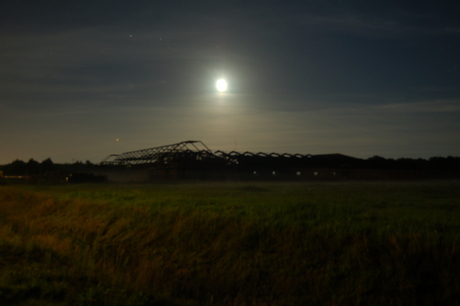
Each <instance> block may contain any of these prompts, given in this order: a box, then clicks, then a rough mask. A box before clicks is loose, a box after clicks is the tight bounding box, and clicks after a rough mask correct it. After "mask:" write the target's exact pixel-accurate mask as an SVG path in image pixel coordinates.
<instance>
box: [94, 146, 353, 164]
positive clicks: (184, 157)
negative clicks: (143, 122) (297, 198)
mask: <svg viewBox="0 0 460 306" xmlns="http://www.w3.org/2000/svg"><path fill="white" fill-rule="evenodd" d="M356 161H357V159H356V158H353V157H349V156H345V155H342V154H323V155H310V154H306V155H302V154H288V153H284V154H279V153H263V152H258V153H252V152H247V151H246V152H243V153H240V152H236V151H231V152H223V151H220V150H219V151H215V152H212V151H211V150H210V149H209V148H208V147H207V146H206V145H205V144H204V143H203V142H201V141H199V140H188V141H182V142H178V143H174V144H170V145H165V146H160V147H155V148H150V149H144V150H138V151H131V152H126V153H122V154H112V155H109V156H107V157H106V158H105V159H104V160H103V161H102V164H105V165H149V164H150V165H152V164H154V165H155V166H158V167H162V166H168V167H170V166H177V167H179V166H182V167H184V166H187V167H190V166H192V165H194V166H197V165H199V166H200V167H214V168H215V167H220V166H237V167H240V168H241V167H242V168H246V167H248V168H253V167H279V168H294V167H302V168H305V167H307V168H309V167H318V166H320V167H340V166H342V165H343V164H349V163H355V162H356Z"/></svg>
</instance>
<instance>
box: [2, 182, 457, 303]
mask: <svg viewBox="0 0 460 306" xmlns="http://www.w3.org/2000/svg"><path fill="white" fill-rule="evenodd" d="M0 304H1V305H459V304H460V182H458V181H437V182H404V183H403V182H401V183H393V182H374V183H366V182H348V183H346V182H342V183H215V184H212V183H209V184H205V183H196V184H160V185H153V184H152V185H116V184H95V185H58V186H31V185H30V186H28V185H22V186H19V185H18V186H0Z"/></svg>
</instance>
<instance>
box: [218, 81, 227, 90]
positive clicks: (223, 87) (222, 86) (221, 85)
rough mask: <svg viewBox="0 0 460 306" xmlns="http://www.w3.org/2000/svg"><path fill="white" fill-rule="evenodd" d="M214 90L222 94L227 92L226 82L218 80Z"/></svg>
mask: <svg viewBox="0 0 460 306" xmlns="http://www.w3.org/2000/svg"><path fill="white" fill-rule="evenodd" d="M216 88H217V90H218V91H220V92H223V91H226V90H227V81H225V80H224V79H220V80H218V81H217V82H216Z"/></svg>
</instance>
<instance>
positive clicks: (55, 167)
mask: <svg viewBox="0 0 460 306" xmlns="http://www.w3.org/2000/svg"><path fill="white" fill-rule="evenodd" d="M97 167H98V165H96V164H93V163H91V162H90V161H89V160H88V161H86V162H85V163H83V162H82V161H76V162H74V163H71V164H70V163H66V164H55V163H54V162H53V161H52V160H51V158H47V159H45V160H43V161H42V162H41V163H40V162H38V161H36V160H34V159H33V158H31V159H29V161H27V162H24V161H22V160H19V159H16V160H15V161H13V162H11V163H9V164H6V165H1V166H0V171H3V174H4V175H12V176H15V175H44V174H47V173H51V172H58V171H63V172H68V173H72V172H79V173H81V172H90V170H92V169H94V168H97Z"/></svg>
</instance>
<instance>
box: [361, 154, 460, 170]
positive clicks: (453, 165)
mask: <svg viewBox="0 0 460 306" xmlns="http://www.w3.org/2000/svg"><path fill="white" fill-rule="evenodd" d="M360 163H361V166H360V168H364V169H386V170H422V171H435V172H440V171H460V157H453V156H448V157H431V158H429V159H422V158H418V159H412V158H399V159H391V158H390V159H386V158H383V157H380V156H373V157H370V158H368V159H363V160H362V161H361V162H360Z"/></svg>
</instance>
